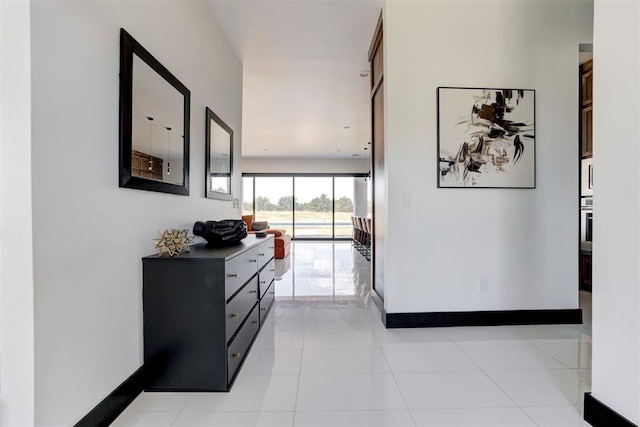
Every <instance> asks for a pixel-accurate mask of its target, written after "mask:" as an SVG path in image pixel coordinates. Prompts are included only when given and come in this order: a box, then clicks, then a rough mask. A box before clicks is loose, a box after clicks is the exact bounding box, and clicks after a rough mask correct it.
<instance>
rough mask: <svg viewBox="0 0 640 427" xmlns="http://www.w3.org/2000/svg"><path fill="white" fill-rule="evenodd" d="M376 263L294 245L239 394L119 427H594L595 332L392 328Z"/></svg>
mask: <svg viewBox="0 0 640 427" xmlns="http://www.w3.org/2000/svg"><path fill="white" fill-rule="evenodd" d="M369 268H370V263H369V262H368V261H366V260H365V259H364V258H363V257H362V256H361V255H360V254H359V253H357V252H356V251H354V250H353V249H352V247H351V244H350V243H348V242H334V243H332V242H319V243H317V242H294V243H293V250H292V253H291V255H290V256H289V257H288V258H287V259H286V260H277V264H276V269H277V276H278V277H277V279H276V280H277V282H276V295H277V302H276V304H275V305H274V307H273V309H272V312H271V314H270V316H269V317H268V319H267V322H266V323H265V325H264V326H263V328H262V329H261V331H260V333H259V335H258V337H257V338H256V340H255V342H254V345H253V348H252V350H251V352H250V354H249V356H248V358H247V360H246V362H245V364H244V366H243V367H242V369H241V372H240V375H239V376H238V378H237V380H236V382H235V384H234V386H233V388H232V390H231V391H230V392H229V393H143V394H141V395H140V396H139V397H138V398H137V399H136V400H135V401H134V402H133V403H132V404H131V405H130V406H129V407H128V408H127V410H126V411H125V412H124V413H122V414H121V416H120V417H119V418H118V419H117V420H116V421H115V423H114V424H113V425H118V426H510V427H516V426H536V425H537V426H584V425H588V424H586V423H585V422H584V421H583V420H582V416H581V411H582V409H581V406H582V400H583V394H584V392H585V391H589V389H590V381H591V380H590V378H591V323H590V319H591V312H590V304H591V302H590V294H588V293H581V296H580V297H581V305H582V306H583V308H584V309H585V313H584V317H585V324H584V325H559V326H554V325H544V326H498V327H460V328H425V329H390V330H387V329H385V328H384V327H383V325H382V323H381V321H380V312H379V311H378V310H377V308H376V307H375V305H374V304H373V303H372V301H371V288H370V283H369V274H370V272H369Z"/></svg>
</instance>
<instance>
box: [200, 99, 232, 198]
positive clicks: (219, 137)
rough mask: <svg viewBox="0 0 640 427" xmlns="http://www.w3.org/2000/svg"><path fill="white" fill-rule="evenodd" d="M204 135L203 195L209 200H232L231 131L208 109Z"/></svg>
mask: <svg viewBox="0 0 640 427" xmlns="http://www.w3.org/2000/svg"><path fill="white" fill-rule="evenodd" d="M205 135H206V137H205V138H206V141H205V147H206V148H205V150H206V153H205V193H206V194H205V195H206V197H208V198H210V199H219V200H232V198H233V196H232V194H231V176H232V173H233V130H232V129H231V128H230V127H229V126H227V124H226V123H225V122H224V121H222V119H221V118H220V117H218V116H217V115H216V114H215V113H214V112H213V111H211V109H210V108H209V107H207V109H206V129H205Z"/></svg>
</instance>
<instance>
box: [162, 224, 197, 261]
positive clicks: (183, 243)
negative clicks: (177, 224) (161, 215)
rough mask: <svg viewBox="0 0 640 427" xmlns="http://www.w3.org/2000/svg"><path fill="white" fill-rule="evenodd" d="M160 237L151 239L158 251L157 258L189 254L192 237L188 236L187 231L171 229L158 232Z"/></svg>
mask: <svg viewBox="0 0 640 427" xmlns="http://www.w3.org/2000/svg"><path fill="white" fill-rule="evenodd" d="M158 233H159V234H160V237H159V238H157V239H153V242H154V243H155V245H156V249H158V250H159V251H158V256H163V255H164V254H167V255H169V256H177V255H180V254H181V253H182V252H190V248H189V245H190V244H191V243H193V236H191V237H190V236H189V230H187V229H186V228H185V229H183V230H179V229H176V228H174V229H172V230H164V231H158Z"/></svg>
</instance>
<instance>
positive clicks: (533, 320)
mask: <svg viewBox="0 0 640 427" xmlns="http://www.w3.org/2000/svg"><path fill="white" fill-rule="evenodd" d="M382 321H383V323H384V325H385V326H386V327H387V328H436V327H442V326H499V325H555V324H581V323H582V310H581V309H579V308H576V309H566V310H500V311H446V312H431V313H385V312H384V311H383V313H382Z"/></svg>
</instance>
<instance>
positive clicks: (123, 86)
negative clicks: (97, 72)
mask: <svg viewBox="0 0 640 427" xmlns="http://www.w3.org/2000/svg"><path fill="white" fill-rule="evenodd" d="M133 54H136V55H137V56H138V58H140V59H141V60H142V61H144V62H145V63H146V64H147V65H148V66H149V67H151V69H152V70H154V71H155V72H156V73H158V75H160V76H161V77H162V78H164V79H165V80H166V81H167V82H168V83H169V84H170V85H171V86H173V87H174V88H175V89H176V90H177V91H178V92H180V93H181V94H182V95H183V96H184V107H183V112H184V119H183V120H184V143H183V144H184V149H183V153H184V157H183V169H182V173H183V181H182V182H183V184H182V185H178V184H170V183H167V182H161V181H154V180H150V179H146V178H141V177H137V176H132V174H131V167H132V165H131V152H132V149H133V144H132V135H131V134H132V126H133V123H132V122H133V119H132V114H133V105H132V101H133ZM190 105H191V92H190V91H189V89H187V87H186V86H185V85H183V84H182V83H180V81H179V80H178V79H177V78H176V77H175V76H174V75H173V74H171V72H170V71H169V70H167V68H165V67H164V66H163V65H162V64H161V63H160V62H159V61H158V60H157V59H155V58H154V57H153V55H151V53H149V51H148V50H146V49H145V48H144V47H142V45H141V44H140V43H138V42H137V41H136V40H135V39H134V38H133V37H131V35H130V34H129V33H127V32H126V31H125V30H124V28H121V29H120V135H119V136H120V138H119V139H120V187H126V188H135V189H139V190H148V191H158V192H161V193H172V194H181V195H185V196H188V195H189V133H190V132H189V131H190V125H189V119H190Z"/></svg>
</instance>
